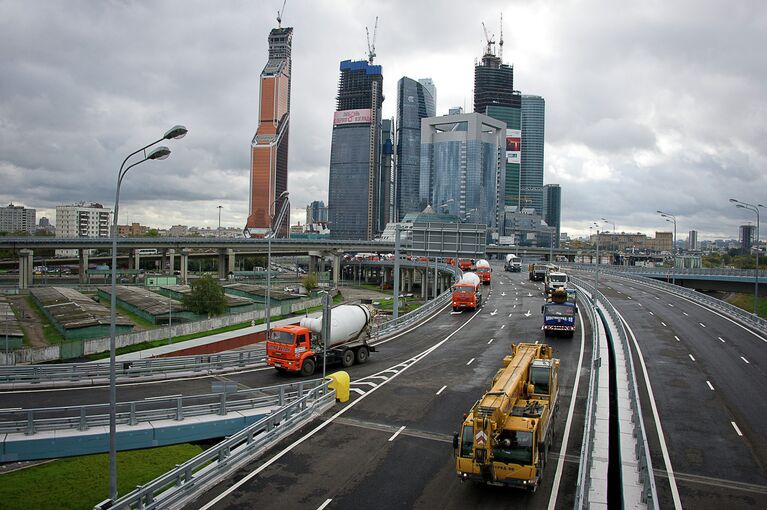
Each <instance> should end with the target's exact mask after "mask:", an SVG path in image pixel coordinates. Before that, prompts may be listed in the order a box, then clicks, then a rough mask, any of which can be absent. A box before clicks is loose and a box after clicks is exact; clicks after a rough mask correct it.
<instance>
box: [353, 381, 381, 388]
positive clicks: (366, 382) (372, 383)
mask: <svg viewBox="0 0 767 510" xmlns="http://www.w3.org/2000/svg"><path fill="white" fill-rule="evenodd" d="M353 384H369V385H370V386H372V387H373V388H375V387H376V386H378V385H377V384H376V383H374V382H371V381H354V383H353Z"/></svg>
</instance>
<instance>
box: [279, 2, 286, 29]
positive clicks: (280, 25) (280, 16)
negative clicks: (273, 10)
mask: <svg viewBox="0 0 767 510" xmlns="http://www.w3.org/2000/svg"><path fill="white" fill-rule="evenodd" d="M286 3H288V0H283V2H282V9H280V10H279V11H277V28H282V15H283V14H285V4H286Z"/></svg>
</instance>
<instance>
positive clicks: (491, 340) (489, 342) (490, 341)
mask: <svg viewBox="0 0 767 510" xmlns="http://www.w3.org/2000/svg"><path fill="white" fill-rule="evenodd" d="M493 340H495V338H491V339H490V340H489V341H488V342H487V345H490V344H491V343H493Z"/></svg>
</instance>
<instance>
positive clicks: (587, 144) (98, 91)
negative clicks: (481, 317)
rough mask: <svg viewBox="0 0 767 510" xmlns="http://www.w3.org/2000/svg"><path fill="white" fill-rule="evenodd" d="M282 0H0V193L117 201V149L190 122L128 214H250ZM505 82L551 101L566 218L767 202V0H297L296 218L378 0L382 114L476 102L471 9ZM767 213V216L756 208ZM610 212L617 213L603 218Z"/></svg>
mask: <svg viewBox="0 0 767 510" xmlns="http://www.w3.org/2000/svg"><path fill="white" fill-rule="evenodd" d="M281 5H282V0H269V1H266V0H264V1H223V0H222V1H215V2H212V1H205V2H203V1H190V0H179V1H170V0H168V1H163V0H158V1H149V0H146V1H128V0H124V1H117V0H113V1H66V2H62V1H53V0H52V1H44V0H32V1H28V0H0V203H3V204H7V203H9V202H13V203H15V204H21V205H25V206H27V207H33V208H36V209H37V210H38V217H40V216H43V215H45V216H49V217H50V218H51V219H52V220H53V219H54V214H53V208H54V207H55V206H56V205H57V204H62V203H72V202H76V201H82V200H84V201H96V202H101V203H103V204H105V205H108V206H110V207H111V205H112V204H113V202H114V188H115V179H116V174H117V170H118V168H119V166H120V163H121V162H122V160H123V158H124V157H125V156H126V155H127V154H129V153H130V152H132V151H134V150H135V149H137V148H139V147H141V146H143V145H145V144H146V143H149V142H150V141H153V140H155V139H157V138H159V137H160V136H161V135H162V133H163V132H164V131H165V130H166V129H167V128H169V127H170V126H172V125H174V124H184V125H186V126H187V127H188V128H189V134H188V135H187V136H186V138H184V139H182V140H173V141H171V142H170V143H169V144H168V145H169V146H170V147H171V149H172V151H173V154H172V155H171V157H170V158H169V159H167V160H165V161H161V162H147V163H144V164H142V165H140V166H137V167H136V168H134V169H133V170H131V173H130V174H128V177H126V180H125V182H124V184H123V186H122V191H121V199H120V206H121V207H120V219H121V221H120V223H125V222H126V221H137V222H141V223H142V224H147V225H151V226H157V227H168V226H170V225H173V224H184V225H199V226H210V227H214V228H215V227H216V226H217V222H218V208H217V207H218V206H219V205H221V206H223V209H222V216H221V223H222V226H231V227H242V226H244V223H245V218H246V216H247V212H248V211H247V207H248V182H249V180H248V166H249V161H250V156H249V147H250V140H251V138H252V136H253V133H254V132H255V129H256V125H257V124H256V118H257V114H258V104H257V103H258V77H259V74H260V72H261V69H262V68H263V66H264V63H265V61H266V49H267V44H266V38H267V34H268V32H269V30H270V28H272V27H273V26H275V24H276V21H275V16H276V11H277V9H279V8H280V7H281ZM501 11H502V12H503V16H504V42H505V44H504V60H506V61H507V62H509V63H512V64H514V69H515V88H516V89H518V90H520V91H522V92H523V93H526V94H538V95H541V96H544V97H545V99H546V153H545V165H546V170H545V177H544V180H545V183H559V184H560V185H561V186H562V188H563V193H562V197H563V198H562V202H563V203H562V223H563V228H562V230H563V231H564V232H568V233H570V234H571V235H572V234H576V235H578V234H584V233H588V226H589V225H590V224H591V223H592V222H593V221H595V220H596V221H599V219H600V218H602V217H605V218H607V219H608V220H610V221H611V222H614V223H615V224H616V228H617V230H619V231H642V232H645V233H653V232H654V231H655V230H669V227H670V225H669V224H668V223H666V222H665V221H664V220H663V219H662V218H660V217H659V216H658V215H657V214H656V213H655V211H656V210H657V209H662V210H665V211H668V212H670V213H672V214H676V215H677V218H678V232H679V238H680V239H684V238H686V236H687V234H686V232H687V231H688V230H690V229H697V230H698V231H700V233H701V237H702V238H716V237H726V238H733V237H737V226H738V225H739V224H743V223H747V222H748V221H750V220H753V217H754V215H753V214H751V213H748V212H747V211H744V210H742V209H736V208H734V207H733V206H732V204H729V203H728V201H727V199H728V198H729V197H735V198H738V199H740V200H743V201H746V202H752V203H755V202H760V203H765V204H766V205H767V87H766V86H765V84H766V83H767V58H765V56H764V49H765V48H767V3H765V2H764V1H762V0H739V1H737V2H728V1H724V0H722V1H713V0H709V1H706V0H679V1H677V0H675V1H672V2H669V1H667V0H643V1H633V2H615V1H614V0H577V1H573V0H548V1H535V0H521V1H514V0H507V1H505V2H496V1H488V0H484V1H482V2H467V1H465V0H442V1H436V0H435V1H418V2H414V1H412V0H409V1H391V0H390V1H360V0H356V1H355V0H348V1H341V0H338V1H309V0H288V4H287V7H286V9H285V13H284V16H283V25H285V26H292V27H294V38H293V84H292V86H293V95H292V113H291V123H292V126H291V132H290V137H291V139H290V157H289V161H290V162H289V190H290V192H291V202H292V204H293V213H294V214H293V218H292V219H293V221H294V222H295V221H298V220H301V221H303V219H304V217H303V216H304V215H303V210H302V209H303V207H304V206H305V205H306V204H307V203H309V202H311V201H312V200H324V201H326V202H327V187H328V163H329V159H330V139H331V128H332V125H331V123H332V112H333V110H334V104H335V94H336V87H337V82H338V62H339V61H341V60H345V59H361V58H364V57H365V53H366V50H367V46H366V42H365V25H369V26H370V27H371V29H372V25H373V22H374V20H375V16H376V15H377V16H379V18H380V19H379V27H378V39H377V43H376V53H377V55H378V56H377V59H376V63H377V64H380V65H382V66H383V72H384V93H385V95H386V101H385V102H384V114H385V115H386V116H387V117H393V116H394V114H395V101H396V82H397V80H398V79H399V78H401V77H402V76H409V77H411V78H415V79H418V78H423V77H431V78H432V79H433V80H434V82H435V84H436V86H437V95H438V105H437V110H438V114H443V113H446V112H447V109H448V108H449V107H451V106H455V105H460V106H463V105H465V106H466V107H468V108H471V102H472V99H471V95H472V82H473V65H474V61H475V59H477V58H479V57H481V54H482V49H483V44H484V36H483V33H482V26H481V22H482V21H483V20H484V21H485V22H486V23H487V24H488V28H489V30H490V31H491V32H494V33H495V34H496V38H497V36H498V26H499V22H498V16H499V13H500V12H501ZM765 217H766V218H767V216H765ZM608 228H609V229H612V226H611V225H610V226H609V227H608Z"/></svg>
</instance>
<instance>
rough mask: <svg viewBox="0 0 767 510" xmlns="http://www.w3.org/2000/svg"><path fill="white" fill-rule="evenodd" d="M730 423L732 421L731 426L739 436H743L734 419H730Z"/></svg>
mask: <svg viewBox="0 0 767 510" xmlns="http://www.w3.org/2000/svg"><path fill="white" fill-rule="evenodd" d="M730 423H732V428H734V429H735V432H737V433H738V435H739V436H740V437H743V432H741V431H740V429H739V428H738V425H737V424H736V423H735V422H734V421H731V422H730Z"/></svg>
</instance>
